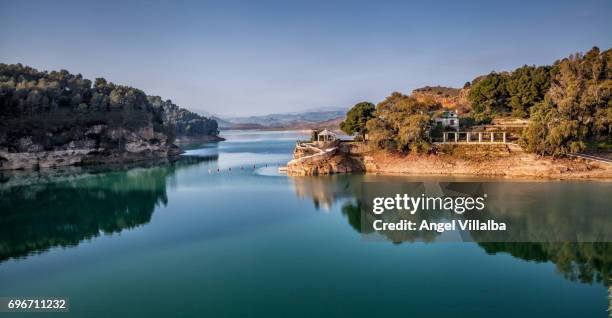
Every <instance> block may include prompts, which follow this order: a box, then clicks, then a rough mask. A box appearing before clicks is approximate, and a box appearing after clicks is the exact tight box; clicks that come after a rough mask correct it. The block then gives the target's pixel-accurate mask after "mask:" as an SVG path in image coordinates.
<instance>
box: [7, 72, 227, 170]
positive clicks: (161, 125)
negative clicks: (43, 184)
mask: <svg viewBox="0 0 612 318" xmlns="http://www.w3.org/2000/svg"><path fill="white" fill-rule="evenodd" d="M153 100H155V98H153ZM160 100H161V99H160ZM167 103H169V104H170V105H168V104H156V103H152V102H151V101H150V98H149V97H147V95H146V94H145V93H144V92H142V91H141V90H138V89H136V88H133V87H128V86H121V85H115V84H113V83H109V82H106V80H104V79H101V78H98V79H96V80H95V82H93V83H92V82H91V81H90V80H88V79H85V78H83V77H82V76H81V75H80V74H77V75H74V74H70V73H69V72H67V71H65V70H62V71H59V72H56V71H53V72H40V71H38V70H36V69H33V68H30V67H27V66H23V65H21V64H16V65H7V64H0V123H1V125H0V170H7V169H29V168H38V167H57V166H67V165H86V164H99V163H111V162H124V161H136V160H144V159H152V158H164V157H168V156H173V155H176V154H178V153H179V152H180V151H179V149H178V147H177V146H175V145H174V144H173V141H174V136H175V135H182V134H186V135H197V134H204V133H207V134H210V136H215V137H216V134H217V133H218V131H217V129H216V122H214V120H213V121H212V122H211V121H210V120H208V119H206V118H198V117H197V115H195V114H193V113H191V112H188V111H186V110H183V109H180V108H179V107H178V106H176V105H174V104H172V103H171V102H169V101H168V102H167Z"/></svg>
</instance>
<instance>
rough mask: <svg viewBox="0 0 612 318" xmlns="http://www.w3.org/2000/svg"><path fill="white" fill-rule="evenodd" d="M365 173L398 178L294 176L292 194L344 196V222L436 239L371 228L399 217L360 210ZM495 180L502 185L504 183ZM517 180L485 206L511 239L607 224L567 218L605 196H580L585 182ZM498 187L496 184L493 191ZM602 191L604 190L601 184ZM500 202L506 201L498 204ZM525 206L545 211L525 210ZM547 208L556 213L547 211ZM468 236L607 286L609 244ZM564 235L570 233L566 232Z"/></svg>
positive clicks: (611, 261)
mask: <svg viewBox="0 0 612 318" xmlns="http://www.w3.org/2000/svg"><path fill="white" fill-rule="evenodd" d="M365 178H367V181H383V182H384V181H385V180H386V181H389V182H398V180H397V179H395V180H393V179H391V180H389V179H386V178H376V177H373V176H352V177H351V176H347V177H341V176H339V177H336V178H320V177H319V178H317V177H313V178H295V179H293V181H294V186H295V190H296V194H297V195H298V196H300V197H302V198H303V197H308V196H310V197H311V198H312V200H313V202H325V203H326V204H327V205H329V206H332V205H333V204H334V202H336V201H338V200H342V201H346V203H344V204H343V205H342V207H341V213H342V215H343V216H345V217H346V218H347V221H348V224H349V225H350V226H351V227H352V228H353V229H355V230H356V231H357V232H359V233H362V234H371V233H373V232H377V233H379V234H381V236H382V237H384V238H385V239H387V240H389V241H391V242H393V243H398V242H413V241H425V242H430V241H433V240H435V238H436V237H437V235H438V233H436V232H430V231H415V232H413V231H374V230H373V229H372V226H371V224H372V222H373V221H374V220H376V219H383V220H384V221H385V222H398V221H400V220H401V219H402V217H401V216H400V214H398V213H383V214H381V215H375V214H373V213H368V211H364V209H363V208H364V203H363V201H364V194H363V193H362V187H361V184H360V183H361V182H364V180H366V179H365ZM500 185H501V186H503V184H500ZM520 185H521V186H517V184H509V185H508V187H507V188H508V189H507V190H508V191H505V192H503V193H504V195H503V196H502V195H501V193H500V194H499V196H498V195H497V194H493V195H492V196H490V197H497V198H499V199H500V200H499V202H493V203H492V204H491V206H490V207H488V208H487V215H488V216H489V217H491V216H492V218H493V219H496V220H497V219H499V220H502V221H505V222H508V223H511V224H512V227H511V229H510V231H509V232H508V235H509V236H510V238H515V239H520V238H523V240H524V239H525V238H529V239H532V240H537V239H548V240H553V239H554V238H555V235H559V233H558V231H563V232H565V233H568V232H569V229H568V227H572V224H570V222H577V223H574V225H573V226H575V227H578V228H579V229H581V231H582V232H584V233H586V232H590V233H601V231H604V230H605V229H609V228H610V227H609V226H608V225H609V221H610V219H609V218H606V217H605V216H602V215H600V213H599V212H597V211H594V212H595V214H596V215H598V216H600V217H594V218H590V217H587V216H585V217H582V218H579V219H578V220H577V221H572V220H574V219H575V218H576V214H575V213H580V212H581V211H584V208H585V207H587V206H588V205H589V204H590V203H592V202H598V201H601V200H602V197H604V198H606V197H605V195H601V193H595V194H593V193H591V194H590V195H592V197H584V196H580V195H579V194H578V193H576V191H577V189H582V191H588V192H592V191H591V190H592V189H590V188H589V189H587V190H585V188H581V187H583V186H585V185H584V184H576V185H571V186H569V187H567V188H565V186H568V184H563V183H559V184H552V185H544V186H542V187H538V186H537V185H535V186H531V187H530V186H527V184H520ZM499 190H500V189H497V191H499ZM487 191H491V189H489V188H488V189H487ZM603 191H604V192H605V189H604V190H603ZM491 193H494V192H491ZM542 198H546V199H547V200H543V199H542ZM568 198H570V199H571V200H570V201H571V204H573V205H574V206H573V207H571V209H567V210H568V211H569V213H568V214H563V213H559V211H561V210H562V208H563V207H564V205H566V204H567V203H564V202H563V200H562V199H568ZM502 201H503V202H507V203H508V204H502V203H503V202H502ZM576 207H582V208H583V210H577V209H576ZM565 208H567V207H565ZM366 210H367V209H366ZM530 211H543V212H549V213H529V212H530ZM551 211H552V212H555V213H550V212H551ZM583 213H584V212H583ZM598 213H599V214H598ZM417 214H419V213H417ZM421 215H425V216H427V217H429V221H436V220H437V219H438V218H440V217H441V216H443V215H444V214H443V213H438V212H436V213H424V214H423V213H421ZM602 217H603V218H602ZM482 219H486V218H482ZM411 220H413V221H415V220H416V221H417V222H420V221H421V218H416V219H414V218H411ZM470 235H471V236H472V238H473V239H474V240H475V241H477V242H478V241H480V243H478V245H479V246H480V247H482V248H483V249H484V250H485V251H486V252H487V253H488V254H491V255H493V254H497V253H509V254H510V255H512V256H514V257H515V258H520V259H524V260H528V261H536V262H552V263H554V264H555V266H556V268H557V269H558V271H559V272H561V273H562V274H563V276H564V277H565V278H567V279H568V280H571V281H580V282H583V283H601V284H604V285H606V286H610V285H612V243H608V242H599V243H594V242H588V243H576V242H565V243H563V242H552V243H529V242H520V243H517V242H504V243H489V242H493V241H494V239H495V236H492V235H493V234H491V233H490V232H479V231H472V232H471V233H470ZM566 235H568V236H569V234H566ZM600 237H601V236H600ZM485 242H487V243H485Z"/></svg>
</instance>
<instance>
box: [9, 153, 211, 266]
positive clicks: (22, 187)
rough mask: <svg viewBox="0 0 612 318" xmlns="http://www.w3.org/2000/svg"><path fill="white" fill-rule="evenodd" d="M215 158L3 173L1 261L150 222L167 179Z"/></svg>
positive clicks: (162, 201) (161, 200)
mask: <svg viewBox="0 0 612 318" xmlns="http://www.w3.org/2000/svg"><path fill="white" fill-rule="evenodd" d="M210 160H216V158H214V157H181V158H180V159H178V160H175V161H171V162H164V163H155V164H148V166H146V167H142V165H141V166H138V167H136V166H117V167H113V168H111V169H109V168H108V167H106V168H100V167H95V168H75V167H72V168H66V169H56V170H46V171H40V172H4V173H2V178H1V180H2V181H1V183H0V198H1V199H0V229H1V230H0V261H4V260H7V259H10V258H19V257H25V256H28V255H30V254H32V253H40V252H44V251H47V250H48V249H49V248H52V247H56V246H61V247H70V246H76V245H78V244H79V242H81V241H83V240H87V239H91V238H94V237H97V236H99V235H100V234H102V233H104V234H112V233H118V232H121V231H123V230H126V229H131V228H134V227H137V226H141V225H143V224H146V223H148V222H149V221H150V220H151V215H152V213H153V211H154V210H155V207H156V206H159V205H166V204H167V203H168V197H167V195H166V186H167V182H168V178H169V177H171V176H172V175H174V174H175V173H176V171H177V170H180V169H182V168H184V167H187V166H191V165H195V164H198V163H200V162H202V161H210Z"/></svg>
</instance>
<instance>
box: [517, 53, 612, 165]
mask: <svg viewBox="0 0 612 318" xmlns="http://www.w3.org/2000/svg"><path fill="white" fill-rule="evenodd" d="M553 70H554V72H553V76H552V80H551V84H550V89H549V90H548V91H547V92H546V95H545V97H544V100H543V101H541V102H539V103H537V104H536V105H535V106H534V107H533V108H532V109H531V116H530V123H529V127H528V128H527V130H526V131H525V133H524V136H523V143H524V145H525V147H526V149H527V150H529V151H531V152H535V153H538V154H542V155H553V156H554V155H559V154H565V153H568V152H579V151H582V150H584V149H585V148H587V143H589V142H603V143H606V144H610V143H611V140H610V139H611V136H612V99H611V96H612V50H607V51H605V52H600V50H599V49H598V48H593V49H592V50H590V51H589V52H587V53H586V54H574V55H571V56H570V57H568V58H565V59H563V60H561V61H558V62H557V63H555V65H554V67H553Z"/></svg>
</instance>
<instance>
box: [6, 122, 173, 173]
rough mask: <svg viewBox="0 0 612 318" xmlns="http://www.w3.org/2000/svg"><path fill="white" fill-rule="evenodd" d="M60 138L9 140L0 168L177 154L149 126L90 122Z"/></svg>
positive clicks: (46, 165)
mask: <svg viewBox="0 0 612 318" xmlns="http://www.w3.org/2000/svg"><path fill="white" fill-rule="evenodd" d="M60 137H61V138H65V139H66V142H65V143H56V144H55V145H54V146H52V147H50V146H49V145H43V144H41V143H37V142H35V141H33V138H32V136H21V137H19V138H17V140H15V142H14V143H11V144H14V145H15V147H13V149H9V148H7V147H4V148H0V170H13V169H35V168H48V167H60V166H70V165H84V164H101V163H115V162H125V161H138V160H145V159H154V158H164V157H168V156H173V155H177V154H179V153H180V150H179V149H178V147H176V146H175V145H173V144H172V143H170V142H169V141H168V137H167V136H166V135H165V134H163V133H160V132H155V131H154V130H153V127H151V126H145V127H142V128H139V129H136V130H134V131H132V130H128V129H126V128H110V127H108V126H106V125H94V126H91V127H87V128H83V129H78V130H72V131H71V135H70V136H59V137H57V138H60ZM4 138H8V137H6V136H4ZM49 138H53V136H49Z"/></svg>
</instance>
